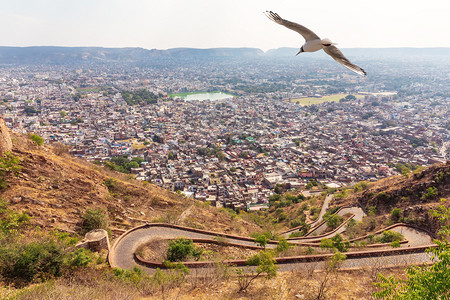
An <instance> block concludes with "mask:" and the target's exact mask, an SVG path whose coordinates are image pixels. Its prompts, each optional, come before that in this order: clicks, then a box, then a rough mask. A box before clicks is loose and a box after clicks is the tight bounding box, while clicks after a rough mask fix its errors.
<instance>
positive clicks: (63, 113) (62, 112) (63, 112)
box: [59, 110, 67, 118]
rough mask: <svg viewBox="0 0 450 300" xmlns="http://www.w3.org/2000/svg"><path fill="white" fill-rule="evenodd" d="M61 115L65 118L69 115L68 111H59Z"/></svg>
mask: <svg viewBox="0 0 450 300" xmlns="http://www.w3.org/2000/svg"><path fill="white" fill-rule="evenodd" d="M59 115H60V116H61V118H64V117H65V116H67V113H66V112H65V111H64V110H62V111H60V112H59Z"/></svg>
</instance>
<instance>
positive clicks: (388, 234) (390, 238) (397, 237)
mask: <svg viewBox="0 0 450 300" xmlns="http://www.w3.org/2000/svg"><path fill="white" fill-rule="evenodd" d="M402 240H403V235H402V234H401V233H398V232H395V231H392V230H386V231H383V233H382V234H381V236H380V237H377V238H375V241H376V242H379V243H392V242H394V241H402Z"/></svg>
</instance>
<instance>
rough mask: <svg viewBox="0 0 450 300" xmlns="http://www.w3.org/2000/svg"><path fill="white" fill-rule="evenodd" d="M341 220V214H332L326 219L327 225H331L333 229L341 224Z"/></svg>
mask: <svg viewBox="0 0 450 300" xmlns="http://www.w3.org/2000/svg"><path fill="white" fill-rule="evenodd" d="M342 222H343V219H342V217H341V216H338V215H332V216H330V217H329V218H328V220H327V226H328V227H331V228H333V229H336V228H337V227H338V226H339V225H341V224H342Z"/></svg>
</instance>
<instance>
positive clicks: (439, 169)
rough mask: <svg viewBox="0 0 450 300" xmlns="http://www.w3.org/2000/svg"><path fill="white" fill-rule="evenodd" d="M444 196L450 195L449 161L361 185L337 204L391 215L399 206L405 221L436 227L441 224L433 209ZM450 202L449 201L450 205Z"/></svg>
mask: <svg viewBox="0 0 450 300" xmlns="http://www.w3.org/2000/svg"><path fill="white" fill-rule="evenodd" d="M440 199H450V163H449V162H447V163H445V164H436V165H432V166H430V167H427V168H425V169H423V170H420V171H414V172H411V173H409V174H407V175H398V176H393V177H388V178H385V179H382V180H379V181H377V182H375V183H367V185H365V184H363V185H360V191H358V192H354V193H351V194H350V195H349V196H348V197H343V198H342V199H341V200H338V201H337V204H350V205H359V206H361V207H362V208H363V209H364V210H365V211H366V213H368V212H369V211H370V210H373V211H374V212H375V213H376V214H377V215H388V214H391V212H392V210H393V209H394V208H399V209H401V215H400V218H401V219H402V221H404V222H407V223H410V224H414V225H418V226H420V227H423V228H426V229H429V230H431V231H436V229H437V224H436V222H435V220H433V219H432V218H431V216H430V214H429V211H430V209H431V208H435V207H436V206H437V205H438V203H440ZM448 202H450V201H447V203H446V205H450V203H448Z"/></svg>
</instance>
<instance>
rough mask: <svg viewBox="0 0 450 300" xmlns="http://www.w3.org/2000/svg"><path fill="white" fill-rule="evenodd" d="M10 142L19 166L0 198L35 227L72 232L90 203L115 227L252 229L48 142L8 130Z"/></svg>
mask: <svg viewBox="0 0 450 300" xmlns="http://www.w3.org/2000/svg"><path fill="white" fill-rule="evenodd" d="M12 141H13V150H12V153H13V155H14V156H16V157H18V158H20V165H21V166H22V167H23V168H22V170H21V171H20V172H19V174H18V176H15V175H14V174H8V175H6V177H5V179H6V182H7V187H6V188H4V189H2V190H1V191H0V197H2V198H4V199H6V200H7V201H8V203H9V207H10V208H11V209H13V210H17V211H27V212H28V213H29V214H30V215H31V216H32V217H33V218H32V222H33V223H35V224H36V225H39V226H41V227H45V228H59V229H62V230H66V231H77V230H78V229H80V225H81V217H82V215H83V214H84V212H85V210H86V209H87V208H91V207H92V208H94V207H95V208H103V209H106V210H107V211H108V215H109V219H110V220H111V227H115V228H124V229H126V228H129V227H131V226H133V225H137V224H142V222H144V221H149V222H150V221H160V222H169V223H177V224H180V225H188V226H194V227H198V228H202V227H204V224H208V225H207V226H208V228H209V229H211V230H217V231H219V232H228V233H235V234H242V235H247V234H248V233H249V232H252V231H255V230H257V229H258V227H257V226H256V225H254V224H251V223H250V222H246V221H243V220H233V219H232V218H231V216H230V214H228V213H226V212H222V211H220V210H218V209H216V208H213V207H208V206H205V205H201V204H199V203H196V202H195V201H193V200H189V199H186V198H185V197H184V196H181V195H178V194H176V193H172V192H169V191H166V190H164V189H161V188H159V187H157V186H155V185H152V184H148V183H146V182H142V181H137V180H135V179H133V178H132V176H130V175H128V176H127V175H125V174H121V173H117V172H112V171H109V170H106V169H104V168H102V167H99V166H96V165H94V164H90V163H87V162H85V161H82V160H79V159H75V158H73V157H71V156H69V155H67V154H64V153H62V154H60V153H59V152H60V151H55V149H53V148H52V147H48V146H45V145H44V146H41V147H39V146H37V145H36V144H35V143H34V142H33V141H31V140H30V139H29V138H28V137H27V136H23V135H19V134H14V133H12ZM55 153H58V154H59V155H56V154H55Z"/></svg>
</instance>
